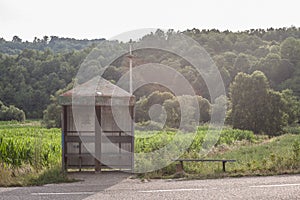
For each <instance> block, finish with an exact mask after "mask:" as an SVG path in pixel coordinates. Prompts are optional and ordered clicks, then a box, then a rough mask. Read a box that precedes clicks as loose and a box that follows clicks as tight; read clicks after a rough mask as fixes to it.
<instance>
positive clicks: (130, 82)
mask: <svg viewBox="0 0 300 200" xmlns="http://www.w3.org/2000/svg"><path fill="white" fill-rule="evenodd" d="M131 49H132V47H131V40H130V41H129V93H130V94H132V52H131Z"/></svg>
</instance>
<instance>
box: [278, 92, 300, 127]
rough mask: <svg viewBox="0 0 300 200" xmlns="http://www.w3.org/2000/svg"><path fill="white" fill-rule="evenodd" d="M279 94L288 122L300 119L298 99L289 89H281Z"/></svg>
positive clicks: (291, 122)
mask: <svg viewBox="0 0 300 200" xmlns="http://www.w3.org/2000/svg"><path fill="white" fill-rule="evenodd" d="M281 95H282V98H283V100H284V103H285V106H284V111H285V113H286V114H287V122H288V124H293V123H296V122H298V121H299V119H300V102H299V100H298V99H297V98H296V97H295V96H294V95H293V91H292V90H289V89H286V90H283V91H282V93H281Z"/></svg>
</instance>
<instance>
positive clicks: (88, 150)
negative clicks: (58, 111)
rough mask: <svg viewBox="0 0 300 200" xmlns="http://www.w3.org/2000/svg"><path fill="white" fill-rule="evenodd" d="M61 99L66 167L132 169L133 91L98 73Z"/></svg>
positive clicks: (64, 161)
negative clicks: (113, 82) (122, 87)
mask: <svg viewBox="0 0 300 200" xmlns="http://www.w3.org/2000/svg"><path fill="white" fill-rule="evenodd" d="M59 103H60V105H62V165H63V169H64V170H68V169H71V168H76V169H79V170H81V169H85V168H94V169H95V170H96V171H101V169H107V168H108V169H122V170H131V171H132V170H133V164H134V156H133V155H134V154H133V153H134V127H133V121H134V104H135V98H134V96H133V95H131V94H130V93H128V92H126V91H125V90H123V89H121V88H120V87H118V86H116V85H114V84H112V83H110V82H109V81H107V80H105V79H103V78H101V77H96V78H93V79H92V80H90V81H88V82H86V83H84V84H82V85H79V86H77V87H75V88H73V89H72V90H70V91H67V92H65V93H64V94H62V95H61V96H60V97H59Z"/></svg>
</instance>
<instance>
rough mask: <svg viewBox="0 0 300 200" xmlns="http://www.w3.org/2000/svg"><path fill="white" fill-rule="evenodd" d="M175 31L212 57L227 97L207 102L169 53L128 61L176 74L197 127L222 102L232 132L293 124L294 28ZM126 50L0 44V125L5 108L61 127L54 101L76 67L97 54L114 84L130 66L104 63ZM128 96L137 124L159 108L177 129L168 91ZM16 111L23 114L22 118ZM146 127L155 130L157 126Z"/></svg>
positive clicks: (38, 42) (299, 44)
mask: <svg viewBox="0 0 300 200" xmlns="http://www.w3.org/2000/svg"><path fill="white" fill-rule="evenodd" d="M181 33H183V34H185V35H187V36H189V37H191V38H193V39H194V40H195V41H197V42H198V43H199V44H200V45H201V46H202V47H203V48H204V49H205V50H206V51H207V52H208V54H209V55H210V57H211V58H212V59H213V61H214V62H215V64H216V66H217V67H218V69H219V71H220V73H221V76H222V79H223V82H224V84H225V90H226V97H219V98H217V99H210V98H209V94H208V91H207V86H206V85H205V83H204V81H203V79H202V78H201V76H200V75H199V74H198V73H196V70H195V69H194V68H193V67H192V66H191V65H190V63H188V62H187V61H186V60H184V59H182V58H178V57H176V56H173V55H170V54H168V53H161V52H159V51H152V50H144V51H136V52H133V53H134V55H135V56H136V57H137V58H143V59H135V60H134V61H133V64H134V66H137V65H140V64H144V63H148V62H151V61H153V60H155V61H156V62H158V63H161V64H164V65H167V66H171V67H173V68H174V69H176V70H177V71H179V72H180V73H181V74H182V75H183V76H184V77H185V78H186V79H187V80H188V81H189V82H190V83H191V84H192V87H193V89H194V90H195V92H196V94H197V95H198V96H199V97H198V102H199V107H200V113H201V118H200V119H199V123H206V122H208V121H209V119H210V111H211V108H212V107H213V106H217V104H218V103H222V102H225V101H224V98H226V99H228V100H229V101H228V112H227V117H226V123H228V124H230V125H232V126H233V127H234V128H240V129H244V130H252V131H253V132H255V133H266V134H269V135H277V134H279V133H281V132H282V131H283V127H284V126H286V125H292V124H296V123H298V122H299V118H300V104H299V98H300V89H299V88H300V28H296V27H289V28H279V29H273V28H269V29H267V30H265V29H251V30H246V31H241V32H232V31H219V30H216V29H211V30H206V29H204V30H199V29H196V28H194V29H190V30H186V31H183V32H181ZM181 33H179V32H175V31H173V30H168V31H167V32H163V31H161V30H157V31H156V32H154V33H151V34H149V35H146V36H144V37H143V38H141V39H140V40H141V41H151V39H157V38H158V39H159V41H161V42H162V43H167V42H168V40H169V38H171V37H172V35H176V34H181ZM99 44H101V45H99ZM133 45H134V44H133ZM128 46H129V45H128V43H123V42H119V41H108V40H105V39H95V40H76V39H72V38H59V37H56V36H51V37H48V36H44V37H43V38H42V39H39V38H35V39H34V41H32V42H28V41H22V39H21V38H19V37H18V36H14V37H13V38H12V40H11V41H6V40H5V39H3V38H0V101H1V102H2V103H1V105H2V107H3V109H2V110H5V109H6V110H5V111H3V112H2V111H1V110H0V118H1V120H7V119H9V120H10V119H11V117H9V116H6V115H8V114H7V113H12V112H9V111H8V110H9V108H11V109H13V110H17V111H15V113H17V114H18V115H19V118H17V120H19V119H21V120H23V119H24V117H23V115H24V113H25V116H26V118H28V119H44V124H45V125H46V126H47V127H57V126H59V125H60V119H59V118H60V114H59V112H60V107H59V105H57V103H56V98H57V96H58V95H59V94H61V93H62V92H63V91H66V90H67V89H71V88H72V86H73V83H74V81H75V76H76V74H77V72H78V70H79V68H80V66H82V64H83V65H85V64H86V65H90V64H91V62H90V63H85V59H86V57H87V56H91V54H90V53H93V52H95V51H96V52H97V55H98V56H97V59H99V60H100V61H101V65H102V66H106V65H107V64H110V65H109V67H108V68H107V69H106V71H105V72H104V73H103V77H104V78H106V79H108V80H110V81H111V82H113V83H115V82H117V81H118V80H119V78H120V77H121V76H122V74H124V73H125V72H127V71H128V62H124V59H123V58H124V56H123V57H120V58H117V59H115V60H114V62H113V63H108V61H109V60H110V59H111V58H112V57H113V56H114V55H115V53H116V52H120V51H121V52H122V51H123V52H124V53H126V52H127V51H128ZM190 48H193V47H190ZM95 49H96V50H95ZM120 49H121V50H120ZM99 55H101V56H99ZM99 72H100V70H99V67H98V66H97V65H96V66H95V67H94V68H89V73H88V74H91V75H93V74H97V73H99ZM134 94H135V95H136V100H137V104H136V121H137V122H138V123H149V122H148V121H149V116H148V115H147V110H148V109H149V108H150V107H151V105H153V104H160V105H162V106H163V107H165V108H169V109H167V110H171V111H172V112H171V113H167V116H168V119H167V121H166V124H165V125H166V126H167V127H171V128H176V126H177V123H178V118H180V112H179V111H178V110H176V108H177V107H178V99H177V98H175V97H174V94H172V92H171V91H169V90H168V89H167V88H165V87H163V86H161V85H155V84H152V85H146V86H144V87H142V88H139V89H138V90H137V91H135V93H134ZM0 108H1V107H0ZM4 108H5V109H4ZM22 111H23V112H24V113H23V114H22V113H20V112H22ZM10 115H13V114H10ZM20 116H21V117H20ZM157 123H159V122H157ZM152 125H153V127H155V126H156V125H157V124H155V123H154V124H152ZM157 126H158V125H157Z"/></svg>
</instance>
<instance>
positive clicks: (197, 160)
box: [175, 159, 236, 172]
mask: <svg viewBox="0 0 300 200" xmlns="http://www.w3.org/2000/svg"><path fill="white" fill-rule="evenodd" d="M175 161H179V162H180V167H181V169H182V170H183V162H222V164H223V172H226V167H225V165H226V163H227V162H236V160H226V159H177V160H175Z"/></svg>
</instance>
